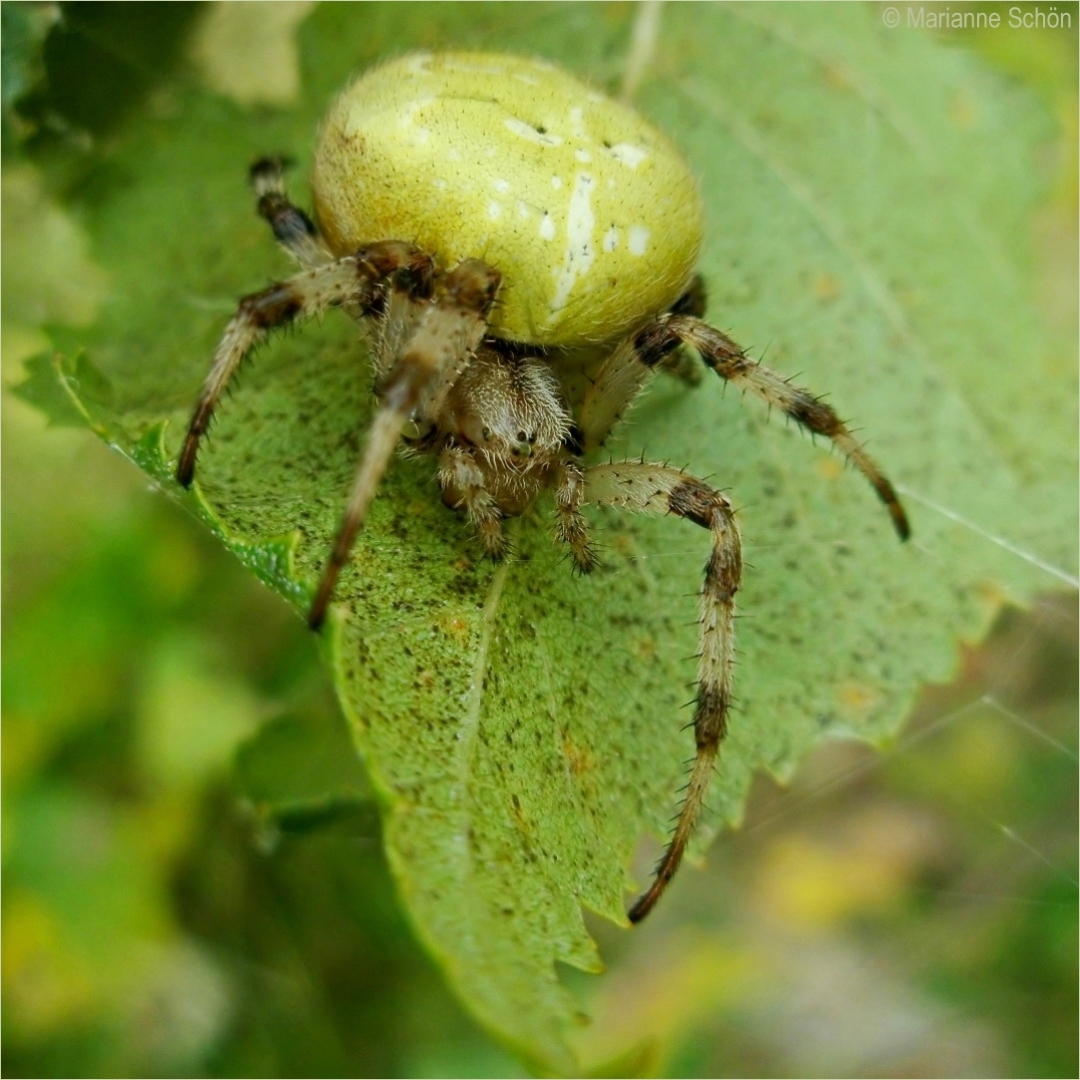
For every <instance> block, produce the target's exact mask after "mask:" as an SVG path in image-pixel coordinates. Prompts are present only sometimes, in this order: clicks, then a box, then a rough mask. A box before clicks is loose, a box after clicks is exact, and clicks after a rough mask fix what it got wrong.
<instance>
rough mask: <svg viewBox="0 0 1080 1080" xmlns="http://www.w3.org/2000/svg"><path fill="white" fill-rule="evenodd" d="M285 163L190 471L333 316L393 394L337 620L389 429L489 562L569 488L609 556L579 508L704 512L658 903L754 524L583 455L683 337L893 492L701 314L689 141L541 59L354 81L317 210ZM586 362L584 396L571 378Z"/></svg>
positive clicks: (708, 492) (575, 532)
mask: <svg viewBox="0 0 1080 1080" xmlns="http://www.w3.org/2000/svg"><path fill="white" fill-rule="evenodd" d="M282 177H283V162H282V160H281V159H278V158H266V159H263V160H261V161H259V162H257V163H256V164H255V165H254V166H252V169H251V180H252V183H253V186H254V189H255V193H256V195H257V198H258V211H259V213H260V214H261V215H262V216H263V217H264V218H265V219H266V220H267V221H268V222H269V223H270V225H271V227H272V228H273V232H274V235H275V237H276V238H277V240H278V241H279V243H280V244H281V245H282V246H283V247H284V248H285V249H286V250H287V251H288V252H289V253H290V254H291V255H292V256H294V257H295V259H296V260H297V262H298V263H299V264H300V266H301V267H302V269H301V271H300V272H299V273H298V274H296V275H295V276H294V277H291V278H289V279H288V280H286V281H283V282H281V283H279V284H274V285H271V286H270V287H269V288H266V289H263V290H262V291H260V292H257V293H253V294H252V295H250V296H246V297H244V298H243V299H242V300H241V301H240V304H239V309H238V311H237V313H236V315H235V316H234V317H233V319H232V320H231V322H230V323H229V324H228V326H227V327H226V329H225V332H224V335H223V337H222V339H221V343H220V344H219V345H218V348H217V351H216V353H215V354H214V358H213V364H212V367H211V370H210V373H209V375H208V376H207V378H206V381H205V383H204V385H203V388H202V393H201V396H200V398H199V401H198V404H197V405H196V408H195V411H194V415H193V416H192V418H191V423H190V425H189V427H188V430H187V436H186V438H185V440H184V444H183V448H182V450H181V453H180V458H179V462H178V465H177V469H176V478H177V480H178V481H179V483H180V484H182V485H183V486H184V487H187V486H189V485H190V484H191V482H192V479H193V477H194V474H195V460H196V455H197V453H198V450H199V443H200V439H201V438H202V436H203V435H204V434H205V433H206V430H207V427H208V426H209V424H210V420H211V418H212V416H213V413H214V409H215V407H216V405H217V403H218V400H219V398H220V397H221V394H222V391H223V390H224V389H225V387H226V385H227V384H228V382H229V380H230V378H231V377H232V376H233V374H234V373H235V372H236V370H237V368H238V367H239V366H240V363H241V361H242V360H243V359H244V357H245V355H246V354H247V353H248V352H249V351H250V350H251V349H252V347H253V346H255V345H257V344H258V343H259V342H261V341H262V340H264V339H265V338H266V336H267V335H268V334H269V332H270V331H272V330H273V329H275V328H278V327H283V326H285V325H287V324H289V323H292V322H295V321H297V320H299V319H307V318H311V317H312V316H316V315H320V314H321V313H322V312H324V311H326V310H328V309H329V308H332V307H341V308H343V309H344V310H345V311H346V312H347V313H349V314H350V315H352V316H353V317H355V318H356V319H358V320H367V321H369V323H370V324H371V325H372V326H373V328H374V333H373V337H374V344H373V348H372V354H373V356H372V362H373V366H374V376H375V393H376V397H377V401H378V408H377V411H376V414H375V417H374V420H373V421H372V424H371V429H370V432H369V434H368V438H367V442H366V445H365V447H364V451H363V454H362V456H361V459H360V463H359V466H358V469H357V472H356V477H355V480H354V482H353V487H352V491H351V494H350V495H349V499H348V504H347V506H346V509H345V513H344V516H343V518H342V522H341V525H340V528H339V530H338V533H337V538H336V540H335V542H334V545H333V548H332V550H331V552H330V556H329V560H328V561H327V564H326V568H325V570H324V572H323V574H322V578H321V580H320V582H319V585H318V588H317V590H316V593H315V598H314V601H313V602H312V605H311V608H310V611H309V613H308V622H309V623H310V625H311V627H312V628H313V629H317V628H318V627H319V626H320V625H321V624H322V622H323V620H324V618H325V616H326V613H327V609H328V606H329V604H330V601H331V598H332V596H333V592H334V586H335V582H336V580H337V577H338V574H339V571H340V570H341V568H342V566H343V565H344V564H345V562H346V561H347V559H348V557H349V551H350V549H351V547H352V544H353V540H354V538H355V536H356V533H357V531H358V530H359V529H360V527H361V526H362V524H363V522H364V518H365V515H366V514H367V511H368V508H369V506H370V504H371V501H372V499H373V497H374V496H375V493H376V490H377V488H378V485H379V481H380V479H381V478H382V476H383V473H384V472H385V471H386V469H387V467H388V465H389V463H390V460H391V458H392V456H393V454H394V452H395V450H396V448H398V447H399V446H401V445H402V444H404V445H405V446H406V447H407V448H408V449H409V450H410V451H411V452H413V453H420V454H428V455H431V456H433V457H434V458H435V459H436V460H437V463H438V481H439V485H440V488H441V491H442V498H443V501H444V502H445V503H446V505H447V506H449V507H451V508H453V509H455V510H458V511H461V512H463V513H464V515H465V516H466V518H467V519H468V520H469V522H470V523H471V524H472V526H473V528H474V529H475V531H476V534H477V536H478V538H479V542H480V544H481V545H482V547H483V549H484V551H485V553H486V554H487V555H488V556H490V557H491V558H492V559H503V558H505V557H506V556H507V554H508V550H509V548H508V542H507V538H506V535H505V534H504V532H503V524H502V523H503V521H504V519H505V518H507V517H510V516H513V515H518V514H521V513H522V512H523V511H524V510H525V509H526V508H527V507H529V506H530V505H532V504H533V503H534V502H535V501H536V499H537V498H538V497H539V496H540V495H541V494H542V493H544V492H546V491H551V492H553V493H554V503H555V517H554V528H555V535H556V537H557V539H558V540H559V541H561V542H562V543H563V544H565V545H566V547H567V548H568V549H569V553H570V555H571V557H572V560H573V564H574V566H575V567H576V568H577V570H579V571H581V572H582V573H588V572H589V571H590V570H592V569H593V568H594V567H595V566H596V564H597V556H596V553H595V551H594V549H593V546H592V545H591V543H590V538H589V527H588V524H587V522H586V519H585V517H584V516H583V515H582V512H581V511H582V507H584V506H589V505H592V506H603V507H615V508H618V509H622V510H626V511H631V512H641V513H647V514H674V515H675V516H677V517H681V518H684V519H686V520H687V521H689V522H692V523H693V524H695V525H698V526H701V527H702V528H704V529H708V530H709V532H710V534H711V538H712V549H711V554H710V556H709V559H708V561H707V563H706V564H705V570H704V580H703V584H702V587H701V593H700V612H699V627H700V628H699V634H700V647H699V663H698V675H697V686H698V689H697V698H696V706H695V713H694V719H693V729H694V739H695V744H696V752H695V756H694V759H693V764H692V766H691V770H690V777H689V782H688V785H687V787H686V791H685V795H684V797H683V800H682V804H681V807H680V810H679V814H678V817H677V819H676V823H675V827H674V831H673V834H672V836H671V839H670V841H669V843H668V845H667V848H666V850H665V852H664V855H663V857H662V858H661V860H660V863H659V865H658V866H657V868H656V871H655V876H654V878H653V880H652V882H651V884H650V886H649V888H648V889H647V890H646V891H645V893H644V894H643V895H642V896H641V897H640V898H639V899H638V900H637V902H636V903H635V904H634V905H633V907H632V908H631V909H630V911H629V918H630V920H631V921H632V922H637V921H639V920H640V919H642V918H643V917H644V916H645V915H646V914H647V913H648V912H649V911H650V910H651V909H652V908H653V906H654V905H655V904H656V902H657V901H658V900H659V898H660V897H661V895H662V894H663V892H664V890H665V888H666V887H667V884H668V882H670V881H671V879H672V877H673V876H674V874H675V872H676V870H677V869H678V867H679V864H680V862H681V860H682V857H683V854H684V852H685V850H686V846H687V843H688V841H689V839H690V837H691V834H692V833H693V830H694V827H695V824H696V822H697V819H698V817H699V815H700V812H701V809H702V805H703V801H704V798H705V795H706V792H707V789H708V787H709V783H710V780H711V777H712V774H713V771H714V767H715V764H716V759H717V756H718V752H719V748H720V744H721V741H722V740H723V738H724V734H725V731H726V728H727V720H728V710H729V703H730V701H731V689H732V671H733V665H734V616H735V594H736V592H737V591H738V589H739V585H740V581H741V578H742V552H741V542H740V537H739V529H738V525H737V524H736V520H735V515H734V512H733V510H732V507H731V503H730V502H729V501H728V499H727V498H726V497H725V496H724V495H723V494H721V493H720V492H719V491H718V490H716V489H715V488H713V487H711V486H710V485H708V484H706V483H704V482H703V481H701V480H699V479H697V478H696V477H694V476H692V475H690V474H689V473H687V472H684V471H683V470H681V469H675V468H671V467H670V466H668V465H661V464H655V463H649V462H645V461H643V460H641V461H612V462H609V463H607V464H596V465H586V464H585V461H586V460H587V459H588V457H589V455H590V454H591V453H592V452H593V451H595V450H596V449H597V448H599V447H600V446H602V445H603V443H604V442H605V440H606V439H607V437H608V435H609V434H610V433H611V431H612V429H613V428H614V427H615V425H616V424H617V422H618V421H619V419H620V418H621V417H622V416H623V414H624V413H625V412H626V410H627V409H628V407H629V406H630V404H631V403H632V402H633V400H634V399H635V397H636V396H637V394H638V392H639V391H640V390H641V389H642V387H643V386H644V385H645V383H646V382H647V381H648V380H649V379H650V377H651V376H652V374H653V373H654V372H655V371H656V370H657V369H659V368H665V367H667V368H670V369H677V368H678V367H679V364H680V363H681V359H680V351H679V346H681V345H687V346H690V347H691V348H693V349H694V350H696V351H697V353H698V354H699V355H700V356H701V359H702V360H703V361H704V363H705V365H706V367H708V368H710V369H712V370H713V371H714V372H716V374H717V375H719V376H720V378H722V379H724V380H726V381H727V382H729V383H732V384H733V385H735V386H737V387H739V388H740V389H741V390H743V391H745V392H746V393H748V394H750V395H752V396H754V397H757V398H760V399H761V400H762V401H763V402H765V403H766V404H767V405H769V406H775V407H776V408H778V409H780V410H782V411H783V412H784V413H785V414H786V415H787V416H789V417H791V418H792V419H793V420H795V421H796V422H797V423H798V424H800V425H801V426H802V427H803V428H805V429H806V430H808V431H810V432H811V433H813V434H815V435H823V436H825V437H827V438H829V439H830V440H832V442H833V444H834V445H835V446H837V447H838V448H839V449H840V451H841V452H842V453H843V454H844V455H845V457H846V458H847V460H848V461H850V462H851V463H852V464H853V465H854V466H855V467H856V468H857V469H858V470H859V471H860V472H861V473H862V474H863V475H864V476H865V477H866V478H867V480H869V482H870V484H871V485H872V486H873V488H874V490H875V491H876V492H877V494H878V496H879V498H880V499H881V500H882V502H884V504H885V506H886V508H887V509H888V512H889V514H890V515H891V518H892V523H893V525H894V527H895V529H896V531H897V533H898V534H899V535H900V538H901V539H902V540H903V539H907V537H908V534H909V529H908V523H907V518H906V515H905V513H904V509H903V507H902V506H901V504H900V501H899V499H898V498H897V495H896V492H895V491H894V489H893V487H892V485H891V484H890V483H889V481H888V480H887V479H886V478H885V476H884V475H883V474H882V473H881V471H880V470H879V469H878V467H877V465H876V464H875V463H874V462H873V461H872V460H871V459H870V457H869V456H868V455H867V453H866V451H865V450H864V449H863V447H862V445H861V444H860V443H859V441H858V440H857V439H856V438H855V437H854V435H853V434H852V433H851V431H850V429H849V428H848V427H847V426H846V425H845V424H844V423H843V422H842V421H841V420H840V418H839V417H838V416H837V414H836V413H835V412H834V411H833V409H832V408H831V407H830V406H828V405H827V404H825V403H824V402H823V401H821V400H820V399H819V398H818V397H815V396H814V395H813V394H811V393H809V392H808V391H806V390H803V389H800V388H798V387H796V386H793V385H792V384H791V383H790V382H789V381H788V380H787V379H785V378H783V377H782V376H781V375H779V374H777V373H776V372H774V371H772V370H770V369H769V368H767V367H766V366H765V365H763V364H761V363H759V362H757V361H755V360H752V359H750V358H749V357H748V356H747V355H746V353H745V351H744V350H743V349H742V348H740V347H739V346H738V345H737V344H736V343H735V342H734V341H732V340H731V338H729V337H728V336H727V335H726V334H724V333H722V332H721V331H719V330H717V329H715V328H714V327H712V326H710V325H708V324H707V323H705V322H703V321H702V320H701V316H702V315H703V314H704V306H705V305H704V289H703V286H702V283H701V279H700V278H699V277H697V276H695V272H694V271H695V264H696V262H697V257H698V253H699V249H700V246H701V239H702V232H703V223H702V207H701V201H700V197H699V194H698V190H697V185H696V182H695V180H694V178H693V176H692V174H691V173H690V170H689V168H688V167H687V165H686V164H685V163H684V161H683V160H682V158H681V157H680V155H679V153H678V151H677V150H676V149H675V147H674V146H673V144H672V143H671V142H669V140H668V139H667V138H666V137H665V136H664V135H662V134H661V133H660V132H659V131H658V130H656V129H655V128H654V127H652V126H651V125H650V124H649V123H647V122H646V121H645V120H644V119H643V118H642V117H641V116H639V115H638V114H637V113H636V112H634V111H633V110H632V109H630V108H629V107H627V106H625V105H622V104H619V103H617V102H615V101H613V100H612V99H610V98H608V97H606V96H604V95H602V94H600V93H598V92H597V91H595V90H593V89H592V88H591V87H589V86H587V85H585V84H583V83H581V82H579V81H578V80H577V79H575V78H574V77H573V76H571V75H569V74H568V73H566V72H564V71H562V70H560V69H559V68H557V67H554V66H552V65H550V64H548V63H546V62H543V61H540V60H533V59H525V58H521V57H516V56H504V55H496V54H487V53H435V54H432V53H415V54H411V55H407V56H404V57H401V58H399V59H397V60H394V61H391V62H389V63H386V64H384V65H382V66H380V67H377V68H375V69H374V70H372V71H369V72H367V73H366V74H364V75H362V76H361V77H360V78H359V79H357V80H356V81H355V82H353V83H352V84H351V86H349V87H348V88H347V89H346V90H345V91H344V93H343V94H342V95H341V96H340V97H339V98H338V100H337V101H336V103H335V104H334V105H333V106H332V107H331V109H330V112H329V114H328V116H327V118H326V120H325V122H324V124H323V127H322V130H321V134H320V138H319V143H318V146H317V149H316V152H315V161H314V170H313V178H312V190H313V194H314V199H315V207H316V218H317V220H318V222H319V224H318V226H316V224H315V223H314V221H313V220H312V219H311V218H310V217H309V216H308V215H307V214H305V213H304V212H303V211H302V210H300V209H299V208H298V207H296V206H295V205H293V203H292V202H290V201H289V199H288V197H287V195H286V193H285V187H284V183H283V178H282ZM575 368H576V369H579V370H584V371H585V372H586V373H587V375H588V379H587V382H586V383H585V388H584V390H576V391H575V389H574V386H575V384H574V382H573V380H572V379H570V378H568V377H567V375H566V372H567V371H570V370H572V369H575Z"/></svg>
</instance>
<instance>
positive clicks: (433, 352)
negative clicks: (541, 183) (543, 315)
mask: <svg viewBox="0 0 1080 1080" xmlns="http://www.w3.org/2000/svg"><path fill="white" fill-rule="evenodd" d="M501 280H502V278H501V275H500V274H499V273H498V271H496V270H493V269H492V268H491V267H490V266H488V265H487V264H486V263H483V262H481V261H480V260H479V259H466V260H465V261H464V262H461V263H459V264H458V265H457V267H455V268H454V269H453V270H452V271H451V272H450V273H449V274H447V275H446V277H445V278H443V279H442V281H441V282H439V283H438V286H439V287H438V288H437V290H436V293H435V297H434V298H433V299H432V300H431V301H430V302H429V305H428V306H427V308H426V309H425V310H424V312H423V314H422V315H421V316H420V319H419V321H418V322H417V325H416V328H415V330H414V332H413V334H412V336H411V338H409V340H408V341H407V343H406V344H405V347H404V348H403V350H402V354H401V357H400V359H398V361H397V363H396V364H395V365H394V368H393V370H392V371H391V372H390V374H389V375H388V376H387V377H386V379H385V380H384V381H383V384H382V386H381V387H380V391H379V409H378V412H377V413H376V415H375V419H374V421H373V422H372V425H371V431H370V433H369V435H368V440H367V445H366V446H365V447H364V453H363V456H362V457H361V459H360V465H359V467H358V469H357V472H356V479H355V480H354V481H353V487H352V492H351V494H350V495H349V502H348V505H347V506H346V508H345V514H344V516H343V518H342V521H341V526H340V527H339V529H338V534H337V538H336V539H335V541H334V546H333V549H332V550H331V552H330V559H329V561H328V562H327V564H326V568H325V569H324V570H323V576H322V579H321V581H320V582H319V588H318V591H317V592H316V594H315V600H314V602H313V603H312V605H311V610H310V611H309V612H308V623H309V625H310V626H311V628H312V629H313V630H314V629H318V627H319V626H320V625H321V624H322V622H323V619H324V618H325V617H326V610H327V607H328V606H329V603H330V597H331V595H332V594H333V591H334V585H335V583H336V582H337V578H338V574H339V573H340V572H341V568H342V567H343V566H344V565H345V561H346V559H348V557H349V551H350V550H351V548H352V545H353V541H354V540H355V539H356V534H357V532H358V531H359V529H360V526H361V525H362V524H363V522H364V517H365V515H366V514H367V511H368V507H369V506H370V505H371V500H372V499H373V498H374V496H375V489H376V488H377V487H378V484H379V481H380V480H381V479H382V476H383V473H384V472H385V471H386V467H387V465H388V464H389V463H390V458H391V456H392V455H393V453H394V449H395V447H396V446H397V444H398V440H399V438H400V437H401V433H402V430H403V428H404V427H405V424H406V422H407V421H408V419H409V416H410V413H412V412H413V410H414V409H417V408H421V410H422V412H423V413H424V414H425V415H433V412H432V409H433V408H434V409H437V408H438V407H439V402H440V401H441V400H442V399H444V398H445V396H446V394H447V393H448V392H449V390H450V388H451V387H452V385H453V383H454V382H455V381H456V379H457V377H458V375H459V374H460V373H461V371H462V370H463V368H464V367H465V366H466V365H467V364H468V362H469V360H470V358H471V357H472V354H473V353H474V352H475V350H476V348H477V347H478V346H479V344H480V342H481V340H483V336H484V331H485V330H486V329H487V317H488V314H489V313H490V312H491V307H492V304H494V302H495V295H496V293H497V292H498V288H499V283H500V281H501Z"/></svg>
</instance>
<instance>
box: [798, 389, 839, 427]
mask: <svg viewBox="0 0 1080 1080" xmlns="http://www.w3.org/2000/svg"><path fill="white" fill-rule="evenodd" d="M785 412H786V413H787V414H788V416H790V417H791V419H792V420H795V421H796V422H798V423H800V424H802V425H803V427H806V428H809V430H810V431H812V432H814V434H815V435H828V436H830V437H831V436H833V435H836V434H837V433H838V432H839V431H840V428H841V424H840V418H839V417H838V416H837V415H836V413H835V412H833V410H832V409H831V408H830V407H829V406H828V405H826V404H825V403H824V402H821V401H818V399H817V398H815V397H814V396H813V395H812V394H807V393H806V392H804V391H802V390H797V391H795V394H794V396H793V398H792V402H791V404H790V405H789V406H788V407H787V409H785Z"/></svg>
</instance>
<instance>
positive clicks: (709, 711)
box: [629, 480, 742, 923]
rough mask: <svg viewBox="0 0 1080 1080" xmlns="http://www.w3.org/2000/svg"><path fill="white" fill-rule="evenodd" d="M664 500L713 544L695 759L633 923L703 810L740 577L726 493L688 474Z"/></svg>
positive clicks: (721, 716) (727, 699)
mask: <svg viewBox="0 0 1080 1080" xmlns="http://www.w3.org/2000/svg"><path fill="white" fill-rule="evenodd" d="M668 502H669V506H670V509H671V512H672V513H674V514H679V515H680V516H682V517H686V518H688V519H689V520H691V521H693V522H695V524H698V525H702V526H704V527H706V528H708V529H709V530H710V531H711V533H712V539H713V546H712V552H711V553H710V555H709V561H708V562H707V563H706V564H705V578H704V581H703V583H702V586H701V605H700V650H701V657H700V660H699V662H698V693H697V703H696V708H695V712H694V739H695V742H696V752H695V756H694V764H693V766H692V768H691V771H690V780H689V783H688V784H687V788H686V795H685V797H684V799H683V804H682V807H681V808H680V810H679V817H678V820H677V821H676V823H675V831H674V833H673V835H672V837H671V840H670V841H669V843H668V846H667V850H666V851H665V852H664V855H663V858H662V859H661V860H660V863H659V865H658V866H657V868H656V877H655V878H654V879H653V883H652V885H651V886H650V887H649V889H648V891H646V892H645V893H644V894H643V895H642V896H641V898H640V899H639V900H638V901H637V903H636V904H634V906H633V907H632V908H631V909H630V912H629V918H630V921H631V922H635V923H636V922H640V921H641V920H642V919H643V918H645V916H646V915H648V913H649V912H650V911H651V910H652V909H653V907H655V905H656V902H657V901H658V900H659V899H660V897H661V896H662V895H663V894H664V890H665V889H666V888H667V886H668V883H669V882H670V881H671V879H672V878H673V877H674V876H675V872H676V871H677V870H678V868H679V864H680V863H681V862H682V858H683V855H684V854H685V853H686V847H687V844H688V843H689V842H690V838H691V836H692V835H693V832H694V828H695V826H696V825H697V821H698V818H699V817H700V816H701V811H702V808H703V806H704V803H705V796H706V795H707V793H708V790H709V784H710V783H711V781H712V776H713V771H714V769H715V766H716V759H717V755H718V754H719V751H720V743H721V742H722V741H723V739H724V736H725V734H726V733H727V717H728V709H729V706H730V703H731V684H732V673H733V670H734V666H735V594H736V593H737V592H738V590H739V585H740V583H741V580H742V542H741V540H740V537H739V529H738V526H737V525H736V523H735V516H734V512H733V511H732V509H731V505H730V504H729V503H728V501H727V499H725V498H724V497H723V496H722V495H720V494H719V492H716V491H713V490H712V489H711V488H709V487H708V486H707V485H705V484H703V483H701V482H700V481H697V480H687V481H686V482H685V483H683V484H682V485H680V486H679V487H677V488H674V489H673V490H672V491H671V493H670V495H669V496H668Z"/></svg>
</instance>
